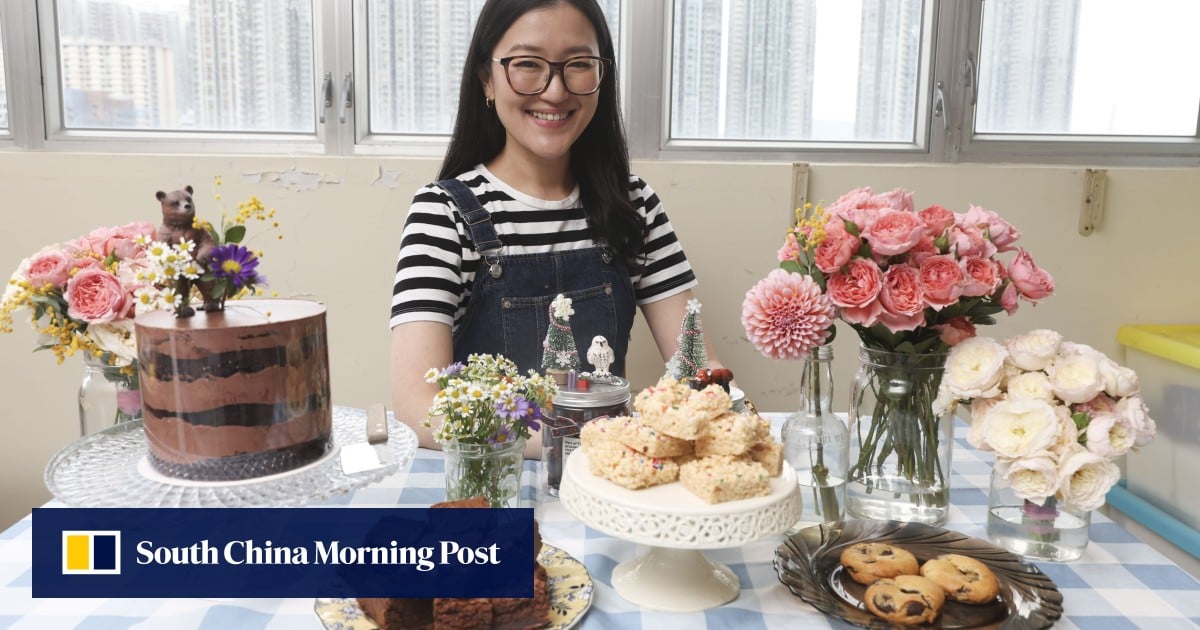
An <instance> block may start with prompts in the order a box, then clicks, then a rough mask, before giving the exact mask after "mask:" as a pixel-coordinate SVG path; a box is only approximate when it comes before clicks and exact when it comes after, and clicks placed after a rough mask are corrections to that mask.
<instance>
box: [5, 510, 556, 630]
mask: <svg viewBox="0 0 1200 630" xmlns="http://www.w3.org/2000/svg"><path fill="white" fill-rule="evenodd" d="M532 512H533V510H532V509H527V508H517V509H505V510H490V509H462V510H446V509H424V508H355V509H337V508H315V509H312V508H303V509H301V508H237V509H233V508H225V509H222V508H34V513H33V560H34V562H33V567H34V570H33V574H32V586H33V593H32V594H33V596H34V597H117V598H127V597H313V596H329V597H393V596H394V597H529V596H530V595H531V592H532V585H533V564H534V563H533V562H530V561H529V560H530V559H531V558H532V557H533V514H532ZM82 576H87V577H82ZM0 625H2V624H0Z"/></svg>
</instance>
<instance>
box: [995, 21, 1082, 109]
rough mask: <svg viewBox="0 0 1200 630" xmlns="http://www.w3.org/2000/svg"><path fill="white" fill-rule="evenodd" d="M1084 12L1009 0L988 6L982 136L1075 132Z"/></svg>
mask: <svg viewBox="0 0 1200 630" xmlns="http://www.w3.org/2000/svg"><path fill="white" fill-rule="evenodd" d="M1079 7H1080V0H1074V1H1073V2H1042V1H1040V0H1006V1H1005V2H988V3H987V4H986V5H985V6H984V11H985V13H984V20H983V32H982V33H981V36H980V39H981V42H982V43H981V45H980V52H979V54H980V59H979V71H980V78H981V81H980V86H979V87H980V93H979V109H978V111H977V112H976V121H975V128H976V129H977V130H978V131H980V132H982V133H988V132H1001V133H1023V132H1024V133H1037V132H1042V131H1059V130H1063V129H1069V128H1070V122H1071V97H1072V86H1073V85H1074V73H1075V51H1076V42H1077V39H1078V30H1079ZM1043 86H1053V89H1043Z"/></svg>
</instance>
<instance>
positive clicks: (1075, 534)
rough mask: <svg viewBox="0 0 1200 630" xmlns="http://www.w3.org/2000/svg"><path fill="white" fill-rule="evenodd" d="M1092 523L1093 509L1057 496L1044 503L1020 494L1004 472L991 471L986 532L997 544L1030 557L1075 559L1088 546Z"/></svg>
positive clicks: (1058, 559) (1034, 558) (1062, 560)
mask: <svg viewBox="0 0 1200 630" xmlns="http://www.w3.org/2000/svg"><path fill="white" fill-rule="evenodd" d="M1091 522H1092V512H1091V510H1082V509H1079V508H1077V507H1075V506H1073V505H1071V504H1069V503H1065V502H1063V501H1060V500H1058V499H1057V498H1056V497H1049V498H1047V499H1046V500H1045V502H1044V503H1042V504H1041V505H1039V504H1037V503H1036V502H1034V501H1029V500H1025V499H1022V498H1021V497H1018V496H1017V493H1016V491H1014V490H1013V488H1012V486H1011V485H1009V483H1008V481H1007V480H1006V479H1005V478H1004V475H1003V474H1001V473H999V472H997V471H996V470H995V469H993V470H992V483H991V489H990V491H989V492H988V520H987V535H988V538H990V539H991V541H992V542H993V543H995V544H996V546H998V547H1002V548H1004V549H1007V550H1009V551H1011V552H1013V553H1015V554H1017V555H1020V556H1025V557H1026V558H1029V559H1031V560H1050V561H1053V562H1067V561H1070V560H1075V559H1076V558H1078V557H1080V556H1082V555H1083V552H1084V550H1085V549H1087V544H1088V527H1089V526H1090V525H1091Z"/></svg>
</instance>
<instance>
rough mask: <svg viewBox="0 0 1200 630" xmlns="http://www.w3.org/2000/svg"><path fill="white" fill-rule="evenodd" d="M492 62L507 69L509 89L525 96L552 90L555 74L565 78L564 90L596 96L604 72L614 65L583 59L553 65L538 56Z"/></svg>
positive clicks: (507, 58)
mask: <svg viewBox="0 0 1200 630" xmlns="http://www.w3.org/2000/svg"><path fill="white" fill-rule="evenodd" d="M492 61H495V62H496V63H498V64H500V65H502V66H504V77H505V78H506V79H508V86H509V87H511V88H512V89H513V91H514V92H516V93H517V94H521V95H523V96H533V95H534V94H541V93H542V92H545V91H546V88H548V87H550V81H551V80H553V79H554V73H555V72H557V73H558V75H559V76H560V77H562V82H563V86H564V87H566V88H567V91H568V92H570V93H571V94H575V95H577V96H587V95H588V94H593V93H595V92H596V90H599V89H600V80H601V79H603V78H604V68H605V67H606V66H608V64H610V63H612V60H611V59H605V58H604V57H592V56H580V57H571V58H570V59H565V60H563V61H550V60H549V59H543V58H541V57H538V56H536V55H517V56H513V57H500V58H496V57H492Z"/></svg>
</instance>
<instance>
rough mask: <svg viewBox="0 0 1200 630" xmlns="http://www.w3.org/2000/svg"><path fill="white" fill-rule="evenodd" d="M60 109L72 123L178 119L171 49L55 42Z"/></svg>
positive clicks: (131, 124)
mask: <svg viewBox="0 0 1200 630" xmlns="http://www.w3.org/2000/svg"><path fill="white" fill-rule="evenodd" d="M59 55H60V59H61V63H62V66H61V67H62V82H63V85H64V86H66V87H65V89H64V90H63V111H64V115H65V117H66V119H67V121H69V124H70V125H71V126H73V127H84V128H87V127H92V128H142V129H146V128H149V129H164V128H165V129H170V128H174V127H176V126H177V124H178V118H177V116H178V112H179V107H178V104H177V103H176V101H175V71H174V70H175V68H174V66H175V60H174V51H172V50H171V49H169V48H164V47H162V46H153V45H139V44H110V43H105V42H100V41H92V42H68V41H65V40H64V41H63V42H62V43H61V44H60V45H59Z"/></svg>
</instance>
